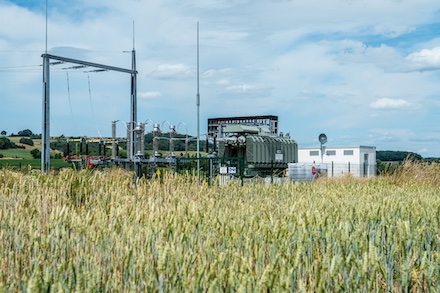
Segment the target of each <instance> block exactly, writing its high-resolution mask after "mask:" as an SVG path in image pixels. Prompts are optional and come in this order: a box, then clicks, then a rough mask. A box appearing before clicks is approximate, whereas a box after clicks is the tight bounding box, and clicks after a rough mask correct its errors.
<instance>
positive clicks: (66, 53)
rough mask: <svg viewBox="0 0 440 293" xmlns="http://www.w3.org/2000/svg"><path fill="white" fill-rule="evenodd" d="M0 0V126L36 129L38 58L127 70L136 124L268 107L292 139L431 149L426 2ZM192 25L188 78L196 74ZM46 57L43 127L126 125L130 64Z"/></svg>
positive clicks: (80, 131)
mask: <svg viewBox="0 0 440 293" xmlns="http://www.w3.org/2000/svg"><path fill="white" fill-rule="evenodd" d="M47 4H48V6H47V38H46V0H35V1H33V0H15V1H12V0H0V103H1V104H0V130H5V131H7V133H8V134H11V133H17V132H19V131H20V130H23V129H30V130H31V131H33V132H34V133H41V132H42V66H41V65H42V58H41V55H42V54H44V53H45V51H46V40H47V52H48V53H49V54H52V55H56V56H62V57H67V58H73V59H78V60H83V61H88V62H93V63H99V64H105V65H110V66H115V67H120V68H126V69H131V58H132V56H131V50H132V49H133V47H134V48H135V50H136V63H137V71H138V76H137V93H138V95H137V96H138V101H137V103H138V112H137V116H138V120H139V121H138V122H146V123H147V124H146V131H147V132H149V131H151V129H152V124H159V125H160V126H161V128H162V130H163V131H165V132H167V130H168V128H169V125H177V126H178V132H180V133H188V134H190V135H196V133H197V132H196V131H197V106H196V94H197V76H199V91H200V133H201V134H202V135H203V134H205V133H206V131H207V119H208V118H216V117H231V116H250V115H277V116H278V117H279V129H280V131H282V132H283V133H290V135H291V137H292V138H294V139H295V140H296V141H297V143H298V145H299V147H315V146H316V147H318V146H319V141H318V136H319V134H320V133H325V134H326V135H327V137H328V142H327V144H326V145H327V147H349V146H359V145H366V146H375V147H376V148H377V150H399V151H412V152H416V153H419V154H420V155H422V156H423V157H440V128H439V122H440V119H439V114H440V82H439V81H440V2H439V1H438V0H333V1H324V0H188V1H181V0H162V1H157V0H155V1H152V0H124V1H120V0H118V1H116V0H94V1H89V0H48V1H47ZM197 23H199V43H200V45H199V75H197ZM74 65H75V64H68V63H66V64H61V65H53V66H51V67H50V87H51V89H50V107H51V108H50V112H51V115H50V116H51V118H50V119H51V126H50V134H51V135H52V136H58V135H61V134H63V135H65V136H88V137H100V136H107V137H108V136H110V135H111V121H113V120H119V121H120V122H118V123H117V129H118V130H117V132H118V135H119V136H125V125H124V123H127V122H129V120H130V75H129V74H126V73H121V72H114V71H106V72H93V71H92V70H93V69H96V68H81V69H72V68H71V67H72V66H74Z"/></svg>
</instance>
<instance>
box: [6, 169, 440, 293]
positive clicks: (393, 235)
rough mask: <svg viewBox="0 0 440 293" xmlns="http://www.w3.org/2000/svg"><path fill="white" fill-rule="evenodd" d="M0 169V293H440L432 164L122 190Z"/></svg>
mask: <svg viewBox="0 0 440 293" xmlns="http://www.w3.org/2000/svg"><path fill="white" fill-rule="evenodd" d="M132 176H133V174H131V173H129V172H125V171H122V170H119V169H108V170H103V171H89V170H84V171H74V170H70V169H65V170H61V172H59V173H57V174H50V175H42V174H40V173H33V172H16V171H11V170H7V169H0V292H42V291H43V292H72V291H77V292H129V291H130V292H170V291H171V292H173V291H177V292H254V291H256V292H268V291H270V292H339V291H348V292H358V291H361V292H424V291H427V292H439V291H440V280H439V276H440V256H439V253H440V228H439V227H440V223H439V222H440V192H439V191H440V167H439V166H438V165H435V164H431V165H427V164H414V163H410V162H407V163H405V164H404V165H403V166H402V167H401V168H400V169H399V170H398V171H397V172H395V173H394V174H392V175H384V176H378V177H376V178H374V179H355V178H353V177H345V178H339V179H333V180H330V179H324V178H322V179H320V180H318V181H316V182H314V183H301V184H295V183H287V184H273V185H263V184H257V183H249V184H245V185H244V186H241V184H240V183H238V182H236V183H231V184H230V185H228V186H218V185H217V184H213V185H212V186H209V185H207V184H205V183H202V184H201V185H200V186H199V185H198V183H197V178H196V177H194V176H191V175H175V176H172V175H170V174H165V175H164V176H163V178H160V179H153V180H144V179H141V180H139V181H138V182H137V184H136V186H134V185H133V184H132Z"/></svg>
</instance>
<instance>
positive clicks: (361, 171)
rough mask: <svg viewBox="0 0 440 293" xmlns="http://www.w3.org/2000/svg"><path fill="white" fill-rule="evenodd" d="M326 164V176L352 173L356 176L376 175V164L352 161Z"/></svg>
mask: <svg viewBox="0 0 440 293" xmlns="http://www.w3.org/2000/svg"><path fill="white" fill-rule="evenodd" d="M326 164H327V177H336V176H343V175H346V174H352V175H353V176H356V177H373V176H376V172H377V165H376V164H368V163H364V164H353V163H335V162H330V163H326Z"/></svg>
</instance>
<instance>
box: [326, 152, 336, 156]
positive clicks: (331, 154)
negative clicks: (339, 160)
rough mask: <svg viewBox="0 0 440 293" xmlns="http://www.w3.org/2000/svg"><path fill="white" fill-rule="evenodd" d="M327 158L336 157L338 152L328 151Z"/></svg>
mask: <svg viewBox="0 0 440 293" xmlns="http://www.w3.org/2000/svg"><path fill="white" fill-rule="evenodd" d="M327 156H336V151H327Z"/></svg>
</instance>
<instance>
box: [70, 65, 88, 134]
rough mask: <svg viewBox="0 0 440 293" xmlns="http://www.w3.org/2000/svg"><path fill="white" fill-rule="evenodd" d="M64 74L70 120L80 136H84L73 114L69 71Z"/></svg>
mask: <svg viewBox="0 0 440 293" xmlns="http://www.w3.org/2000/svg"><path fill="white" fill-rule="evenodd" d="M66 74H67V96H68V98H69V107H70V114H71V115H72V120H73V123H74V124H75V127H76V130H78V132H79V133H80V134H81V137H84V134H83V133H82V132H81V130H80V129H79V127H78V125H77V124H76V121H75V116H74V115H73V110H72V102H71V101H70V82H69V72H67V71H66Z"/></svg>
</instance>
